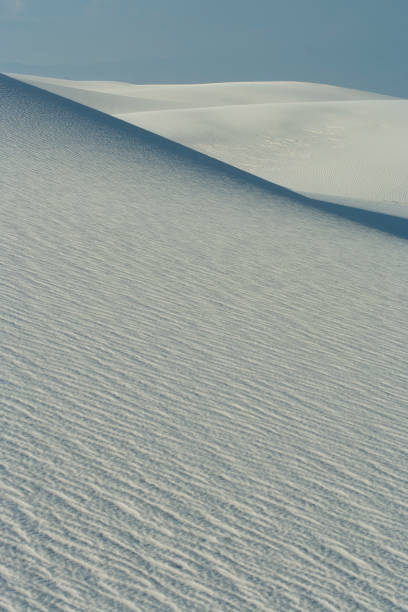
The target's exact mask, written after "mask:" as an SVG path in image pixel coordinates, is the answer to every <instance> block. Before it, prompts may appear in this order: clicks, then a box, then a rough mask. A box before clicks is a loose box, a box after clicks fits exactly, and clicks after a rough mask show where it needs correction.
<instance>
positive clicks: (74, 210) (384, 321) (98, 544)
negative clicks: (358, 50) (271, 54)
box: [0, 76, 408, 612]
mask: <svg viewBox="0 0 408 612" xmlns="http://www.w3.org/2000/svg"><path fill="white" fill-rule="evenodd" d="M37 84H39V83H37ZM43 85H44V82H42V86H43ZM44 86H45V85H44ZM47 87H48V84H47ZM52 87H54V84H53V85H52ZM58 87H59V85H58ZM92 87H95V88H96V89H97V88H100V89H103V87H105V86H104V85H101V84H99V85H95V86H93V85H92ZM106 87H108V86H106ZM115 87H123V88H124V90H126V88H127V87H128V86H126V85H123V86H122V85H120V86H119V85H118V86H116V85H115V86H112V91H114V90H115V89H114V88H115ZM211 87H215V88H216V89H217V88H218V89H219V91H218V93H217V97H218V99H219V97H220V96H221V95H225V101H226V104H227V107H226V108H228V112H227V116H225V117H224V116H223V114H222V112H223V111H221V110H219V108H218V107H217V108H218V110H217V108H213V109H210V108H208V107H209V106H210V103H209V102H208V100H207V101H206V106H207V108H206V109H205V111H203V113H202V114H201V115H200V112H199V111H197V110H195V108H188V100H187V98H189V96H191V98H190V105H191V104H192V102H194V104H196V98H194V96H196V94H197V91H199V87H197V88H192V89H191V90H189V89H188V88H187V89H186V91H187V96H186V98H183V95H184V94H183V89H182V88H181V87H175V88H174V96H173V94H172V96H173V97H172V96H170V95H169V99H170V101H171V103H174V104H176V105H177V104H178V105H179V107H180V106H181V100H185V104H186V105H187V111H186V112H185V114H184V117H185V118H187V117H188V116H189V114H190V115H191V117H192V120H191V122H190V123H186V124H185V125H184V128H185V130H186V131H185V134H186V137H187V135H191V138H192V139H193V136H194V134H198V131H197V130H198V127H197V126H198V125H200V126H201V128H202V123H201V122H202V121H204V117H213V115H212V114H211V113H212V112H214V113H216V117H217V121H218V120H219V121H220V122H221V123H222V125H223V126H227V125H228V121H229V120H231V122H232V123H231V129H229V128H228V129H227V128H225V130H224V132H223V136H222V138H223V139H224V140H223V143H224V145H223V146H225V151H226V152H228V151H230V152H233V151H234V148H233V147H231V148H229V145H228V142H227V139H226V138H224V137H226V135H228V134H230V137H231V138H232V139H233V132H234V130H235V127H233V126H236V127H237V129H238V128H241V129H242V130H243V131H244V132H245V131H246V130H249V127H248V126H249V125H250V122H249V118H247V119H245V121H243V122H242V125H240V124H241V118H242V117H244V116H247V115H246V114H248V117H249V116H250V117H251V121H253V126H254V128H253V129H254V138H255V141H256V129H255V126H256V124H257V121H258V120H259V122H260V123H262V124H263V125H265V121H266V119H265V115H262V114H259V104H258V103H257V106H256V107H255V106H253V107H252V106H251V104H252V103H251V104H250V103H249V102H248V97H249V96H252V95H253V93H254V88H253V87H252V86H247V85H245V84H243V85H242V86H241V85H234V86H232V85H231V86H219V87H218V86H202V91H203V92H204V93H203V94H202V96H201V99H203V98H205V96H206V95H207V94H208V96H209V97H211V94H210V89H211ZM254 87H259V91H258V92H257V93H256V95H255V98H256V99H259V97H261V90H262V91H263V88H265V91H264V94H265V96H269V94H270V91H271V90H273V86H272V85H270V86H269V85H268V84H265V85H264V84H259V85H256V86H254ZM108 89H109V87H108ZM298 89H299V91H301V92H303V94H302V95H304V96H305V97H307V96H309V95H310V96H312V94H313V96H314V92H317V91H318V89H319V88H316V87H315V86H310V87H309V86H305V85H302V84H299V85H296V84H293V85H288V84H281V85H277V91H278V94H279V96H286V99H285V100H286V101H284V102H282V101H281V102H280V103H279V104H281V106H279V104H278V103H277V102H276V103H275V102H274V103H273V104H275V105H276V108H278V106H279V108H282V109H283V108H284V109H286V110H284V111H282V112H283V113H288V116H290V117H293V116H294V114H293V113H295V114H296V113H300V111H299V110H298V111H296V109H299V107H300V106H301V104H305V109H306V108H308V109H309V110H310V109H311V107H310V104H312V105H314V106H313V108H314V109H315V110H316V108H317V105H318V104H323V105H330V104H332V105H333V108H334V109H335V111H334V116H335V122H334V123H333V125H334V126H335V125H338V124H337V121H338V120H339V117H340V116H343V115H342V113H343V111H340V108H342V109H343V110H344V112H345V109H346V108H348V106H347V105H350V107H352V108H353V109H354V108H355V109H358V108H362V107H361V105H363V107H364V108H367V109H368V108H369V107H370V105H373V107H374V106H376V105H379V106H378V109H381V108H382V109H383V111H381V110H379V111H378V112H379V113H380V114H381V113H384V114H383V115H382V116H385V110H384V109H385V108H386V105H395V114H394V119H395V121H396V122H398V121H399V119H398V117H399V115H398V113H399V112H400V110H398V109H401V105H402V104H405V102H403V101H398V100H386V99H381V98H376V99H375V100H374V99H373V100H371V99H365V98H364V96H365V95H366V94H362V93H361V94H354V93H350V92H347V91H344V90H340V91H343V94H342V95H344V98H345V99H343V100H342V102H341V103H340V102H337V101H334V100H332V101H330V100H325V101H324V102H322V101H320V102H314V101H313V100H309V101H304V102H302V103H298V102H294V100H293V99H292V98H291V96H296V95H297V93H296V91H297V90H298ZM164 90H165V88H162V93H159V94H158V95H157V96H156V97H154V96H153V93H154V88H150V90H148V89H144V88H142V89H141V90H140V91H142V92H145V94H146V99H147V100H153V102H152V104H156V105H160V104H164V102H163V100H164V99H165V95H164V93H163V91H164ZM234 90H236V91H234ZM72 91H74V89H72ZM131 91H133V89H131ZM135 91H136V90H135ZM158 91H159V90H158ZM321 91H322V92H323V93H322V95H323V94H324V95H325V96H326V97H329V96H331V95H332V94H333V95H334V96H336V95H337V94H339V93H340V92H339V91H338V90H336V89H334V91H333V88H324V87H322V89H321ZM78 92H79V93H78V96H80V97H81V96H85V97H86V96H87V95H88V94H87V92H86V91H85V90H82V89H81V88H79V89H78ZM205 92H207V93H205ZM59 93H61V90H59ZM65 93H67V92H65ZM71 93H72V92H71ZM71 93H70V95H71ZM102 93H104V94H105V93H106V92H102ZM264 94H263V93H262V95H264ZM96 95H99V94H96V93H95V96H96ZM107 95H108V97H109V100H110V102H109V104H111V103H112V104H113V103H114V100H115V99H116V94H114V93H112V92H110V91H108V93H107ZM126 95H127V94H126ZM354 95H356V96H360V100H359V101H355V100H354V98H353V96H354ZM166 96H167V93H166ZM177 96H179V97H178V98H177ZM245 96H247V98H245ZM347 96H349V97H351V98H353V99H352V100H349V101H346V99H349V98H347ZM128 97H130V98H132V96H128ZM237 97H240V100H241V101H242V108H241V107H240V112H239V113H238V114H236V115H234V112H235V111H234V110H233V109H236V108H237V104H238V102H237ZM135 98H137V99H136V101H135V103H136V104H140V99H138V97H137V96H135ZM193 98H194V100H193ZM289 99H291V100H292V101H291V102H289ZM0 100H1V104H0V165H1V172H0V182H1V196H2V197H1V200H0V206H1V223H2V231H1V234H0V237H1V258H2V261H1V263H2V265H1V269H0V270H1V271H0V282H1V287H2V300H1V311H0V312H1V331H2V342H1V348H0V357H1V361H2V369H1V375H2V379H3V380H2V382H3V385H2V391H1V393H2V396H1V405H2V408H1V410H0V415H1V424H0V439H1V443H0V448H1V452H2V468H1V477H2V479H1V485H0V486H1V495H0V498H1V504H2V508H1V520H2V538H1V544H0V545H1V549H0V576H1V582H0V607H1V609H4V610H6V611H13V612H14V611H23V610H24V611H26V610H30V611H31V610H36V611H37V610H38V611H40V610H41V611H44V610H47V611H48V610H50V611H53V612H54V611H61V612H62V611H64V612H65V611H67V610H75V611H85V610H86V611H88V610H101V611H102V610H103V611H105V610H106V611H108V610H120V611H122V610H123V611H140V610H146V611H151V610H163V611H170V610H172V611H175V610H186V611H189V612H190V611H193V610H197V611H203V610H217V611H218V610H225V611H237V612H255V611H271V610H277V611H278V610H279V611H280V610H287V611H288V612H289V611H298V612H307V611H312V610H313V611H315V610H321V611H323V610H330V611H333V612H337V611H339V610H366V611H374V610H375V611H376V612H377V611H378V612H380V611H384V612H385V611H389V610H395V611H398V612H403V611H404V610H407V608H408V596H407V588H406V587H407V573H406V569H407V564H408V538H407V525H408V495H407V491H408V471H407V458H408V457H407V449H408V426H407V418H406V406H407V397H408V371H407V366H406V364H407V361H408V351H407V346H408V299H407V287H408V268H407V265H406V264H407V248H408V247H407V245H408V242H407V238H408V229H407V225H408V222H407V220H406V219H404V218H401V217H396V216H393V215H390V214H385V213H378V212H373V211H370V210H368V211H367V210H362V209H360V208H358V207H357V208H352V209H350V208H348V207H345V206H341V205H336V204H331V203H329V202H325V201H317V200H313V199H308V198H306V197H304V196H302V195H298V194H297V193H294V192H293V191H290V190H288V189H286V188H284V187H281V186H279V185H277V184H275V183H272V182H268V181H267V180H264V179H262V178H259V177H258V176H255V175H254V174H248V173H246V172H244V171H242V170H240V169H237V168H235V167H234V166H233V165H228V164H226V163H224V162H223V161H217V160H215V159H212V158H211V157H208V156H207V155H203V154H201V153H199V152H197V151H195V150H192V149H189V148H187V147H185V146H182V145H180V144H177V143H175V142H173V141H171V140H168V139H165V138H162V137H161V136H158V135H157V134H154V133H151V132H148V131H146V130H144V129H140V128H138V127H136V126H134V125H130V124H129V123H126V122H124V121H120V120H118V119H116V118H114V117H111V116H110V115H108V114H103V113H101V112H99V111H97V110H94V109H91V108H88V107H87V106H83V105H80V104H77V103H76V102H74V101H71V100H68V99H66V98H62V97H58V96H56V95H54V94H52V93H50V92H47V91H45V90H43V89H39V88H37V87H32V86H31V85H29V84H26V83H23V82H20V81H17V80H15V79H12V78H9V77H7V76H0ZM95 100H96V101H97V98H95ZM106 100H107V99H106V98H105V102H106ZM118 100H119V98H118ZM244 100H246V101H244ZM80 101H81V102H86V100H85V98H83V97H81V99H80ZM105 102H104V104H105ZM131 102H132V100H131ZM124 103H125V102H124V101H123V99H120V101H119V105H121V106H120V107H121V113H122V111H123V108H124ZM146 103H147V104H150V102H146ZM239 104H241V102H239ZM262 104H268V105H269V103H267V102H265V101H264V102H262ZM308 105H309V106H308ZM342 105H343V106H342ZM364 105H366V106H364ZM262 108H264V107H263V106H262ZM291 108H293V111H291V110H290V109H291ZM324 108H325V109H326V106H324ZM389 108H390V107H389ZM129 109H130V102H129V107H128V110H127V111H126V112H133V111H131V110H129ZM257 109H258V110H257ZM104 110H107V109H106V108H104ZM309 110H307V111H306V110H305V113H306V115H307V116H308V117H310V116H311V115H313V114H314V113H315V110H314V111H312V110H310V112H309ZM241 111H242V114H241ZM110 112H114V109H113V108H111V109H110ZM179 112H181V111H180V110H174V111H171V110H168V109H165V108H164V107H163V109H162V110H160V111H157V113H158V114H157V117H158V120H159V119H160V121H162V122H163V125H166V126H170V125H171V122H170V121H169V122H167V119H166V120H165V116H167V115H168V114H169V113H176V114H177V113H179ZM183 112H184V111H183ZM268 112H269V111H268ZM358 112H360V111H357V110H355V111H354V110H353V111H352V113H351V115H346V114H344V117H345V119H344V122H345V123H344V125H346V123H347V121H351V117H354V119H353V121H354V120H355V119H356V117H357V115H356V113H357V114H358ZM367 112H368V111H367ZM373 112H374V111H373ZM376 112H377V111H376ZM166 113H167V115H166ZM324 113H326V110H325V111H324ZM364 113H365V111H364V112H362V113H361V116H365V114H364ZM300 115H302V113H300ZM300 115H299V122H298V124H297V127H296V130H300V129H301V128H300V126H301V125H305V124H304V123H302V121H304V119H303V118H301V117H300ZM142 116H143V113H140V117H139V118H141V117H142ZM180 116H181V115H180ZM314 116H316V115H314ZM146 117H147V118H148V121H152V117H153V113H152V112H151V111H149V112H148V113H147V114H146ZM194 117H196V119H194ZM240 117H241V118H240ZM268 117H269V115H268ZM302 117H303V115H302ZM387 117H388V119H389V121H390V123H389V124H387V125H392V121H393V120H394V119H393V118H392V113H391V112H389V111H387ZM139 118H138V121H139ZM278 119H279V118H278ZM388 119H387V120H388ZM271 121H272V120H271ZM316 121H318V119H317V118H316ZM277 122H278V123H279V124H280V125H281V127H282V130H284V125H285V124H284V121H283V118H282V115H281V116H280V119H279V120H277ZM272 124H273V121H272V122H271V123H270V129H271V130H272V127H273V125H272ZM174 125H177V124H174ZM347 125H350V124H347ZM355 126H356V127H355V129H357V127H358V121H356V122H355ZM152 127H153V126H152ZM179 127H180V128H181V127H183V125H181V124H180V125H179ZM201 128H200V129H201ZM208 129H209V132H210V133H212V134H213V135H214V136H216V135H217V130H216V129H215V124H214V123H213V120H212V119H211V121H210V123H209V127H208ZM223 129H224V128H223ZM294 129H295V128H294ZM302 129H303V128H302ZM384 130H385V127H384ZM158 131H159V130H158ZM220 132H221V130H220ZM201 133H202V134H205V133H206V132H205V130H202V131H201ZM271 133H272V132H271ZM285 133H287V132H285ZM282 134H283V132H282ZM282 134H281V135H280V136H279V138H281V139H283V136H282ZM350 134H351V132H350ZM261 136H262V138H263V135H261ZM393 137H395V138H396V135H395V134H394V136H393ZM310 138H311V139H312V136H310ZM333 138H334V136H333ZM356 138H357V136H356ZM390 139H391V135H390ZM221 140H222V139H220V141H219V142H220V143H221ZM249 140H250V138H249V136H248V141H249ZM256 142H258V144H259V142H260V141H256ZM311 142H312V140H311ZM313 142H314V141H313ZM318 142H319V143H320V144H319V146H321V147H323V142H324V139H320V140H319V139H318ZM384 142H386V138H385V137H384ZM189 144H193V143H192V142H190V143H189ZM312 144H313V143H312ZM312 144H311V147H312ZM220 146H221V144H220ZM257 146H258V145H257ZM255 148H256V147H255ZM328 149H329V147H328ZM248 150H250V151H251V150H252V149H251V147H250V146H249V149H248ZM269 150H270V151H274V150H275V149H274V148H273V146H272V145H271V146H270V148H269ZM317 150H319V148H318V146H317V145H316V147H315V145H314V144H313V151H317ZM333 150H335V145H334V144H333ZM314 154H315V153H313V155H314ZM316 154H317V153H316ZM285 155H286V157H287V158H289V157H290V155H289V149H286V153H285ZM320 155H321V157H319V158H318V159H322V158H323V149H321V150H320ZM274 156H275V157H274V159H277V158H278V155H277V153H276V152H275V153H274ZM220 157H221V155H220ZM225 158H226V159H227V154H226V155H225ZM339 159H340V157H339ZM371 159H374V157H373V158H371ZM229 161H233V160H229ZM310 163H311V162H310ZM370 163H371V162H370ZM242 165H244V164H242ZM283 166H284V164H282V167H283ZM369 166H370V164H368V166H367V168H368V167H369ZM295 167H296V163H295V162H293V166H292V168H295ZM307 167H308V166H307V164H306V162H305V166H304V170H303V171H302V172H303V176H304V177H305V180H306V176H307ZM310 167H311V166H310ZM370 167H371V166H370ZM390 167H391V166H390ZM288 172H289V170H288ZM326 172H327V170H324V172H323V171H321V172H320V173H319V171H318V169H316V172H315V179H313V180H316V181H317V180H321V181H323V178H324V177H325V176H326V174H325V173H326ZM341 172H343V173H344V172H346V167H345V165H343V167H342V169H341ZM349 172H350V173H349V174H348V175H347V176H348V177H349V178H348V179H347V180H350V184H351V185H352V184H353V182H352V180H351V176H352V174H351V168H349ZM378 172H380V170H379V171H378ZM395 172H397V170H396V169H395ZM260 174H262V173H260ZM373 176H374V175H373ZM395 176H396V175H394V179H395ZM376 178H377V179H378V183H377V184H378V185H381V184H382V185H383V189H384V194H385V193H386V186H385V183H381V180H380V178H381V177H380V175H378V176H377V177H376ZM343 180H345V179H344V174H343ZM312 182H313V181H311V184H312ZM316 184H317V182H316ZM333 184H334V183H333ZM355 185H356V188H357V187H359V183H358V181H356V183H355ZM362 185H363V187H362V189H363V190H364V189H366V188H367V187H364V185H365V183H364V181H362ZM378 189H380V188H379V187H378ZM367 193H368V192H367ZM379 193H380V191H378V193H377V195H378V194H379ZM401 193H402V191H401Z"/></svg>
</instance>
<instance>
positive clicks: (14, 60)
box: [0, 0, 408, 97]
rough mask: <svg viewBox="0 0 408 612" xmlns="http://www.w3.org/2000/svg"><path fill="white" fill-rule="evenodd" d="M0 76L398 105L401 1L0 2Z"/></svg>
mask: <svg viewBox="0 0 408 612" xmlns="http://www.w3.org/2000/svg"><path fill="white" fill-rule="evenodd" d="M0 70H3V71H7V70H8V71H16V72H17V71H19V72H24V71H26V72H31V73H33V74H45V75H47V74H48V75H50V76H61V77H66V78H88V79H93V78H94V79H116V80H129V81H134V82H151V83H152V82H170V83H171V82H202V81H235V80H249V81H251V80H297V81H314V82H323V83H333V84H337V85H345V86H349V87H355V88H360V89H367V90H372V91H379V92H382V93H389V94H393V95H400V96H404V97H408V0H252V1H250V0H245V1H243V0H0Z"/></svg>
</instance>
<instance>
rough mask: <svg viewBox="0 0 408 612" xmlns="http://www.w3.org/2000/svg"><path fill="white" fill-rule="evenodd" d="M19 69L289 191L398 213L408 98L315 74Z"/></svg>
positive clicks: (404, 194)
mask: <svg viewBox="0 0 408 612" xmlns="http://www.w3.org/2000/svg"><path fill="white" fill-rule="evenodd" d="M16 76H18V78H20V79H23V80H25V81H26V82H29V83H31V84H34V85H37V86H38V87H42V88H45V89H47V90H49V91H52V92H54V93H57V94H59V95H62V96H65V97H68V98H70V99H73V100H76V101H78V102H81V103H82V104H85V105H87V106H91V107H94V108H97V109H99V110H101V111H104V112H107V113H109V114H112V115H115V116H117V117H120V118H122V119H124V120H125V121H128V122H129V123H133V124H135V125H139V126H141V127H144V128H146V129H148V130H151V131H153V132H157V133H159V134H161V135H163V136H166V137H168V138H170V139H172V140H176V141H178V142H181V143H183V144H185V145H188V146H191V147H193V148H195V149H197V150H199V151H203V152H204V153H207V154H209V155H211V156H214V157H217V158H219V159H221V160H223V161H226V162H228V163H230V164H232V165H235V166H238V167H240V168H242V169H244V170H247V171H249V172H252V173H254V174H256V175H258V176H261V177H263V178H265V179H267V180H270V181H274V182H277V183H279V184H282V185H285V186H287V187H289V188H291V189H294V190H295V191H300V192H302V193H305V194H315V195H318V197H323V198H326V199H330V200H332V201H340V202H346V203H347V204H353V202H352V201H351V200H358V201H363V202H362V205H363V206H365V207H366V208H369V209H373V208H375V209H378V210H383V211H386V210H387V207H388V210H393V211H394V212H397V213H398V214H401V211H400V210H399V208H400V206H401V205H406V204H407V202H408V172H407V167H406V160H407V159H408V121H407V114H408V100H401V99H397V98H391V97H387V96H381V95H379V94H374V93H370V92H364V91H357V90H351V89H344V88H341V87H333V86H329V85H319V84H314V83H292V82H269V83H268V82H265V83H256V82H255V83H210V84H201V85H132V84H129V83H114V82H113V83H112V82H107V83H105V82H98V81H95V82H92V81H83V82H81V81H67V80H62V79H51V78H45V77H34V76H29V75H16ZM382 202H385V203H386V206H385V207H384V206H381V203H382ZM398 204H399V205H400V206H398ZM402 214H405V213H404V212H402Z"/></svg>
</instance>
